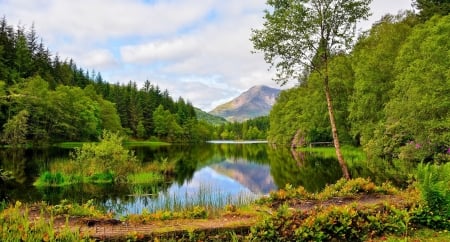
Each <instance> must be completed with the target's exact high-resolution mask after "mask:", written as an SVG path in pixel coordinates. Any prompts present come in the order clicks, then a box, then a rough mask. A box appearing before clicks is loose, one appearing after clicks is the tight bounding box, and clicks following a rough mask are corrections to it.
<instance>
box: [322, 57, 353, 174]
mask: <svg viewBox="0 0 450 242" xmlns="http://www.w3.org/2000/svg"><path fill="white" fill-rule="evenodd" d="M325 65H326V66H325V75H324V88H325V95H326V98H327V106H328V115H329V116H330V125H331V133H332V135H333V143H334V148H336V156H337V159H338V161H339V165H340V166H341V169H342V175H343V176H344V177H345V179H347V180H349V179H350V173H349V172H348V168H347V164H346V163H345V160H344V156H343V155H342V152H341V145H340V143H339V136H338V132H337V128H336V120H335V118H334V111H333V102H332V99H331V94H330V87H329V86H328V66H327V63H325Z"/></svg>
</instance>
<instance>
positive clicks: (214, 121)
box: [195, 108, 228, 126]
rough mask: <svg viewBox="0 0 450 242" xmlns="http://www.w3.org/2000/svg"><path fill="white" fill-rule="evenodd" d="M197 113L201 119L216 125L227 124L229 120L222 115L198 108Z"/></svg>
mask: <svg viewBox="0 0 450 242" xmlns="http://www.w3.org/2000/svg"><path fill="white" fill-rule="evenodd" d="M195 115H196V116H197V118H198V120H199V121H200V120H202V121H205V122H207V123H209V124H211V125H214V126H218V125H222V124H226V123H227V122H228V121H227V120H226V119H224V118H222V117H219V116H214V115H211V114H209V113H207V112H204V111H203V110H201V109H198V108H195Z"/></svg>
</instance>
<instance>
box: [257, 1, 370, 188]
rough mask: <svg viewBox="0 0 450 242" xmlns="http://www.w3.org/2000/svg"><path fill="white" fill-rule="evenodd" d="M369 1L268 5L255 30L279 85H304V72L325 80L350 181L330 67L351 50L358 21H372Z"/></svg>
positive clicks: (334, 130)
mask: <svg viewBox="0 0 450 242" xmlns="http://www.w3.org/2000/svg"><path fill="white" fill-rule="evenodd" d="M370 2H371V0H308V1H306V0H268V1H267V4H268V5H269V6H271V8H272V11H268V10H266V12H265V17H264V18H265V20H266V22H265V23H264V28H263V29H261V30H253V34H252V37H251V40H252V42H253V45H254V48H255V49H256V50H260V51H263V52H264V59H265V60H266V62H268V63H270V64H271V65H272V66H275V67H276V71H277V75H276V78H275V81H277V82H278V83H281V84H286V83H287V82H288V81H289V80H292V79H294V80H295V79H296V80H301V79H302V77H303V76H304V74H305V72H306V73H307V72H317V73H318V74H319V75H320V76H321V77H322V80H323V89H324V91H325V97H326V101H327V108H328V115H329V119H330V125H331V131H332V136H333V142H334V146H335V148H336V155H337V158H338V161H339V164H340V166H341V168H342V172H343V176H344V177H345V178H346V179H349V178H350V174H349V172H348V168H347V165H346V163H345V160H344V157H343V156H342V152H341V150H340V143H339V136H338V132H337V128H336V121H335V117H334V110H333V102H332V97H331V94H330V88H329V85H328V82H329V72H328V71H329V70H328V62H329V60H330V58H331V57H332V56H333V55H335V54H337V53H339V52H345V51H347V50H348V49H350V47H351V45H352V42H353V39H354V35H355V29H356V23H357V21H358V20H360V19H367V17H368V16H369V4H370Z"/></svg>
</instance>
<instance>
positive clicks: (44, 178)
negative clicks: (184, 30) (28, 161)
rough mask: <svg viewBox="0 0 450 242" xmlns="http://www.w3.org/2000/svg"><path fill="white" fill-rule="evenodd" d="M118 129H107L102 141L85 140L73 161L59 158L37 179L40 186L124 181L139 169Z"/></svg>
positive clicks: (73, 155) (75, 153)
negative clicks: (123, 143)
mask: <svg viewBox="0 0 450 242" xmlns="http://www.w3.org/2000/svg"><path fill="white" fill-rule="evenodd" d="M122 141H123V137H121V136H120V135H119V134H118V133H112V132H110V131H106V130H105V131H103V136H102V138H101V141H100V142H99V143H84V144H83V145H82V146H81V147H77V148H75V151H74V152H73V153H72V154H71V155H72V158H71V159H70V160H69V161H62V162H59V163H58V162H55V164H54V168H53V169H52V170H50V171H45V172H43V173H42V174H41V176H40V177H39V178H38V180H37V181H36V182H35V185H36V186H64V185H68V184H74V183H112V182H117V183H122V182H127V181H128V176H129V174H132V173H134V172H136V171H137V168H138V161H137V158H136V157H135V155H134V154H133V152H131V151H130V150H128V149H126V148H125V147H123V145H122Z"/></svg>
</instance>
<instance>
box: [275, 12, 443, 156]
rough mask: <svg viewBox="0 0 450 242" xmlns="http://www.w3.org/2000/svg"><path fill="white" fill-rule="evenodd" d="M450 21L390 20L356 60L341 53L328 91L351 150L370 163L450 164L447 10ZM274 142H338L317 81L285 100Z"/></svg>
mask: <svg viewBox="0 0 450 242" xmlns="http://www.w3.org/2000/svg"><path fill="white" fill-rule="evenodd" d="M427 13H428V12H427ZM445 13H446V15H444V16H439V15H436V16H434V17H431V16H430V15H424V14H420V15H416V14H413V13H402V14H399V15H398V16H385V17H383V18H382V19H381V20H380V21H379V22H377V23H376V24H374V25H373V27H372V28H371V29H370V31H368V32H366V33H365V34H364V35H362V36H361V37H360V38H359V39H358V41H357V43H356V45H355V46H354V48H353V49H352V51H351V52H350V53H334V55H333V58H332V60H331V62H330V65H329V70H330V73H329V75H330V82H329V85H330V89H331V92H332V96H333V105H334V108H335V115H336V121H337V126H338V131H339V135H340V137H341V140H342V141H344V143H352V144H361V145H362V146H363V147H364V148H365V150H366V152H367V154H368V156H369V158H383V159H386V160H394V159H397V158H400V159H404V160H411V161H426V160H432V159H434V160H437V161H440V160H441V159H448V155H445V154H449V153H450V135H449V134H450V50H449V49H450V48H449V47H450V38H449V35H450V16H449V15H448V9H447V10H446V11H445ZM294 137H295V139H294ZM269 139H270V141H271V142H275V143H285V144H291V142H292V141H293V140H295V142H296V143H297V145H306V144H309V143H311V142H318V141H331V140H332V137H331V131H330V123H329V121H328V117H327V104H326V101H325V98H324V94H323V87H322V86H321V80H320V78H319V77H318V76H317V73H312V74H309V75H307V76H306V77H305V80H303V81H302V82H300V84H299V85H298V86H297V87H296V88H293V89H290V90H287V91H283V92H282V93H281V94H280V97H279V98H278V101H277V103H276V104H275V106H274V107H273V109H272V112H271V114H270V130H269ZM445 157H447V158H445Z"/></svg>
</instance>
